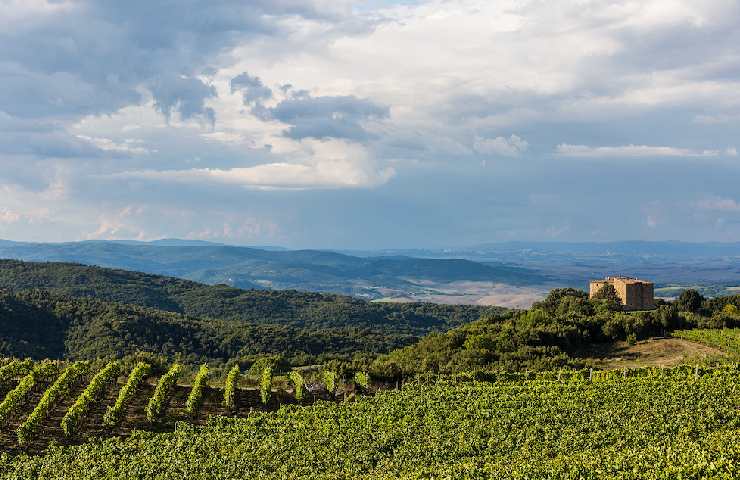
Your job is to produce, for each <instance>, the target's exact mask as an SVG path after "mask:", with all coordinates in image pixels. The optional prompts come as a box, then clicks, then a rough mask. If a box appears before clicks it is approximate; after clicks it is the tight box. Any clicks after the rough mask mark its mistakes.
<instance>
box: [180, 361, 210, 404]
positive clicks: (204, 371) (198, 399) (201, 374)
mask: <svg viewBox="0 0 740 480" xmlns="http://www.w3.org/2000/svg"><path fill="white" fill-rule="evenodd" d="M207 377H208V365H201V366H200V369H199V370H198V373H196V374H195V379H193V387H192V388H191V389H190V395H188V399H187V401H186V402H185V411H186V412H187V413H188V415H191V416H195V415H197V414H198V410H200V406H201V405H202V403H203V387H204V386H205V385H206V378H207Z"/></svg>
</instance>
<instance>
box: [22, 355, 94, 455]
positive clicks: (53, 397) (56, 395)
mask: <svg viewBox="0 0 740 480" xmlns="http://www.w3.org/2000/svg"><path fill="white" fill-rule="evenodd" d="M87 368H88V364H87V362H76V363H73V364H72V365H70V366H68V367H67V368H66V369H65V370H64V371H63V372H62V374H61V375H60V376H59V378H57V380H56V381H55V382H54V383H53V384H52V386H51V387H49V388H48V389H47V390H46V392H44V395H43V396H42V397H41V400H40V401H39V403H38V405H36V408H34V409H33V412H31V415H29V416H28V418H27V419H26V421H25V422H23V423H22V424H21V426H20V427H18V430H16V434H17V435H18V443H20V444H21V445H23V444H26V443H28V441H29V440H31V439H32V438H33V436H34V435H35V434H36V432H37V430H38V429H39V427H40V426H41V422H42V421H43V420H44V418H46V416H47V415H48V414H49V412H50V411H51V409H52V408H53V407H54V405H55V404H56V403H57V402H58V401H59V400H61V399H62V398H64V397H65V396H66V395H68V394H69V392H70V391H71V390H72V387H73V386H74V384H75V382H76V381H77V379H79V378H80V377H81V376H82V375H83V374H84V373H85V372H86V371H87Z"/></svg>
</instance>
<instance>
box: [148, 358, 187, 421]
mask: <svg viewBox="0 0 740 480" xmlns="http://www.w3.org/2000/svg"><path fill="white" fill-rule="evenodd" d="M180 373H182V365H180V364H179V363H175V364H173V365H172V366H171V367H170V369H169V370H168V371H167V373H165V374H164V375H162V377H161V378H160V379H159V382H157V387H156V388H155V389H154V395H152V398H151V399H150V400H149V403H148V404H147V406H146V418H147V420H149V421H150V422H154V421H156V420H158V419H159V418H160V417H161V416H162V415H163V414H164V411H165V409H166V408H167V404H168V403H169V400H170V394H171V393H172V389H173V388H174V387H175V385H176V384H177V378H178V377H179V376H180Z"/></svg>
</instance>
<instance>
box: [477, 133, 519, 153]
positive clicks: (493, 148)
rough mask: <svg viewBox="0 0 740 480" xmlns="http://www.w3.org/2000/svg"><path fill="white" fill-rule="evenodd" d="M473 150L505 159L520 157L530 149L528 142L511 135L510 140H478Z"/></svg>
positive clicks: (503, 138)
mask: <svg viewBox="0 0 740 480" xmlns="http://www.w3.org/2000/svg"><path fill="white" fill-rule="evenodd" d="M473 148H474V149H475V151H476V152H478V153H480V154H483V155H500V156H503V157H518V156H519V155H521V154H522V153H523V152H525V151H526V150H527V148H529V143H527V141H526V140H524V139H522V138H520V137H518V136H516V135H511V136H510V137H509V138H506V137H496V138H480V137H478V138H476V139H475V144H474V145H473Z"/></svg>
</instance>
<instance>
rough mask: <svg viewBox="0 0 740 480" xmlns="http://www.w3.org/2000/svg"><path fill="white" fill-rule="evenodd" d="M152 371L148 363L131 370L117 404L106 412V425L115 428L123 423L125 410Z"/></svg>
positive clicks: (140, 363)
mask: <svg viewBox="0 0 740 480" xmlns="http://www.w3.org/2000/svg"><path fill="white" fill-rule="evenodd" d="M151 370H152V367H151V366H150V365H149V364H148V363H145V362H139V363H138V364H136V366H135V367H134V368H133V370H131V373H130V374H129V376H128V379H127V380H126V383H125V384H124V385H123V388H121V391H120V392H118V398H117V399H116V403H114V404H113V405H111V406H109V407H108V410H106V412H105V415H103V424H104V425H106V426H109V427H113V426H115V425H118V424H119V423H120V422H121V420H122V418H123V412H124V409H125V408H126V407H127V406H128V404H129V403H130V402H131V400H133V398H134V395H135V394H136V391H137V390H138V389H139V387H140V386H141V384H142V383H143V381H144V378H145V377H146V376H147V375H149V373H150V372H151Z"/></svg>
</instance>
